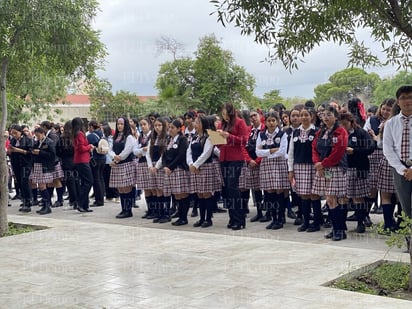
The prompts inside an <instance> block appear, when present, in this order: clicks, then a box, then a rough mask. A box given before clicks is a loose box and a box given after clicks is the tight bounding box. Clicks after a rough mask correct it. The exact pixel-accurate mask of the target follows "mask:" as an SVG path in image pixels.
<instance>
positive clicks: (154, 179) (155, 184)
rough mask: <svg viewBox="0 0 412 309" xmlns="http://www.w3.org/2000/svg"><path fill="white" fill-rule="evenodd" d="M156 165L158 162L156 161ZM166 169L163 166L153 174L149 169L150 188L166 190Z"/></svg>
mask: <svg viewBox="0 0 412 309" xmlns="http://www.w3.org/2000/svg"><path fill="white" fill-rule="evenodd" d="M154 163H155V165H156V162H154ZM164 182H165V171H164V170H163V168H161V169H158V170H157V172H156V174H151V173H150V171H149V183H148V187H147V189H148V190H164Z"/></svg>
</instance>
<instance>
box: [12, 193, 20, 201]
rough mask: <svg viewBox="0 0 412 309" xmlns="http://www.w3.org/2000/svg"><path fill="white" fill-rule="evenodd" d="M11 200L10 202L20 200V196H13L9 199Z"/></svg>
mask: <svg viewBox="0 0 412 309" xmlns="http://www.w3.org/2000/svg"><path fill="white" fill-rule="evenodd" d="M11 200H12V201H15V200H21V196H20V195H17V194H16V195H15V196H13V197H12V198H11Z"/></svg>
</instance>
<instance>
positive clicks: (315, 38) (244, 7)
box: [210, 0, 412, 69]
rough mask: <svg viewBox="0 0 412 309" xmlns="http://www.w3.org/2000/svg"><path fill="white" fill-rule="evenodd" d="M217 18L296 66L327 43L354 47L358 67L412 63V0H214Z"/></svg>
mask: <svg viewBox="0 0 412 309" xmlns="http://www.w3.org/2000/svg"><path fill="white" fill-rule="evenodd" d="M210 2H211V3H213V4H214V5H215V7H216V12H215V13H216V14H217V20H218V21H219V22H221V23H222V24H223V25H224V26H225V25H226V23H232V24H234V25H235V26H236V27H238V28H240V31H241V33H242V34H243V35H247V36H249V35H252V34H253V35H254V39H255V41H256V42H257V43H259V44H265V45H267V46H268V47H269V55H268V59H269V60H270V61H277V60H280V61H281V62H282V63H283V64H284V66H285V67H286V68H288V69H296V68H297V67H298V63H299V62H300V61H302V59H303V58H304V56H305V55H307V54H308V53H310V52H311V51H312V50H313V49H314V48H315V47H316V46H318V45H319V44H321V43H322V42H328V41H329V42H334V43H336V44H339V45H346V46H348V47H349V49H350V51H349V57H350V60H349V63H351V64H352V65H355V66H363V65H378V64H395V65H397V66H399V67H403V68H408V67H411V64H412V61H411V60H412V53H411V48H412V47H411V44H410V43H411V39H412V23H411V1H409V0H405V1H395V0H380V1H378V0H373V1H371V0H347V1H341V0H318V1H313V0H283V1H282V0H280V1H278V0H277V1H274V0H272V1H267V0H261V1H256V0H246V1H245V0H211V1H210ZM359 29H365V30H368V31H369V36H370V37H371V39H372V40H371V41H373V42H380V44H381V51H380V52H383V54H384V55H385V56H386V59H383V60H381V59H379V57H378V55H377V53H375V52H373V51H372V50H371V48H370V47H368V46H367V45H366V44H365V43H364V41H362V39H361V38H358V35H359V32H358V30H359Z"/></svg>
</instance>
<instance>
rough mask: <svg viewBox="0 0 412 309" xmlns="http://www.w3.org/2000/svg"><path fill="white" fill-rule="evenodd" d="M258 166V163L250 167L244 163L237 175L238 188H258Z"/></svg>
mask: <svg viewBox="0 0 412 309" xmlns="http://www.w3.org/2000/svg"><path fill="white" fill-rule="evenodd" d="M259 168H260V166H259V165H258V166H257V167H255V168H250V167H248V166H247V164H246V163H245V165H244V166H243V167H242V172H241V173H240V177H239V189H252V190H259V189H260V183H259Z"/></svg>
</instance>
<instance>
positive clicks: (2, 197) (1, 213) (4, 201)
mask: <svg viewBox="0 0 412 309" xmlns="http://www.w3.org/2000/svg"><path fill="white" fill-rule="evenodd" d="M8 64H9V59H8V58H4V59H3V61H2V63H1V76H0V91H1V106H2V109H1V111H2V116H1V123H0V130H1V132H0V133H1V136H0V237H2V236H4V234H5V233H7V231H8V222H7V205H8V199H9V193H8V188H7V184H8V177H9V171H8V168H7V160H6V149H5V147H4V146H5V142H6V141H5V138H4V131H5V130H6V122H7V96H6V76H7V68H8Z"/></svg>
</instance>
